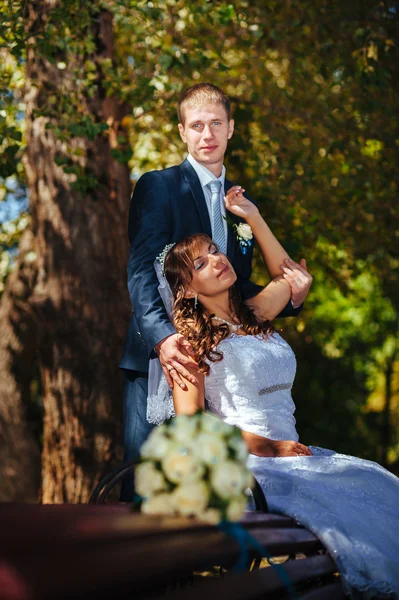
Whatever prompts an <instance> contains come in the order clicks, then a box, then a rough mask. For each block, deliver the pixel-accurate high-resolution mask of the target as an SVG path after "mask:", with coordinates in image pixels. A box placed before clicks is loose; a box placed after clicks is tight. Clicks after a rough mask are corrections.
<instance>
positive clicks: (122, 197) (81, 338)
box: [0, 0, 399, 502]
mask: <svg viewBox="0 0 399 600" xmlns="http://www.w3.org/2000/svg"><path fill="white" fill-rule="evenodd" d="M0 9H1V15H2V17H1V27H0V169H1V172H0V198H1V202H0V295H1V298H0V332H1V335H0V362H1V377H0V475H1V476H0V501H7V500H30V501H37V500H38V499H40V500H42V501H44V502H85V501H87V499H88V497H89V494H90V492H91V490H92V489H93V487H94V485H95V483H96V482H97V481H98V478H99V477H101V476H102V475H103V474H104V473H106V472H107V471H109V470H110V469H111V468H112V466H113V465H115V464H116V463H117V462H119V461H120V460H121V458H122V429H121V419H122V378H121V374H120V372H119V369H118V361H119V358H120V356H121V353H122V348H123V343H124V339H125V334H126V331H127V324H128V320H129V314H130V301H129V298H128V294H127V289H126V264H127V257H128V250H129V248H128V239H127V219H128V210H129V199H130V194H131V190H132V187H133V184H134V181H136V180H137V178H138V177H139V176H140V175H141V174H142V173H144V172H145V171H148V170H151V169H160V168H164V167H167V166H170V165H174V164H179V163H180V162H181V161H182V159H183V157H184V151H185V147H184V145H183V144H182V142H181V141H180V140H179V137H178V133H177V116H176V111H175V107H176V101H177V99H178V97H179V94H180V93H181V91H182V90H183V89H184V88H186V87H187V86H189V85H192V84H194V83H197V82H200V81H209V82H212V83H214V84H216V85H219V86H221V87H222V88H223V89H224V90H225V91H226V92H227V94H228V95H229V96H230V98H231V100H232V104H233V109H234V118H235V121H236V131H235V134H234V136H233V138H232V140H231V141H230V144H229V148H228V152H227V156H226V167H227V171H228V174H229V178H230V179H232V180H233V181H235V182H237V183H239V184H240V185H242V186H244V187H245V188H246V189H247V190H248V191H249V192H250V194H251V195H252V196H253V197H254V198H255V199H256V200H257V201H258V202H259V206H260V208H261V211H262V214H263V215H264V216H265V218H266V219H267V221H268V223H269V224H270V226H271V227H272V229H273V230H274V232H275V233H276V235H277V236H278V238H279V239H280V240H281V241H282V243H283V244H284V246H285V247H286V249H287V250H288V251H289V253H290V254H291V255H292V256H293V257H294V258H296V259H297V260H299V259H300V258H301V257H305V258H306V259H307V262H308V268H309V270H310V272H311V273H312V275H313V277H314V282H313V286H312V289H311V292H310V295H309V297H308V299H307V301H306V304H305V307H304V309H303V311H302V312H301V314H300V316H299V317H298V318H296V319H287V320H281V321H280V322H276V328H277V329H280V328H282V329H283V336H284V337H285V338H286V339H287V340H288V341H289V342H290V343H291V344H292V346H293V348H294V350H295V351H296V354H297V358H298V374H297V379H296V382H295V386H294V390H293V393H294V398H295V401H296V405H297V412H296V418H297V425H298V429H299V432H300V434H301V441H302V442H304V443H307V444H315V445H317V444H318V445H322V446H324V447H331V448H334V449H336V450H338V451H340V452H344V453H350V454H354V455H358V456H361V457H364V458H368V459H372V460H377V461H379V462H380V463H381V464H383V465H385V466H387V467H388V468H389V469H391V470H393V471H394V472H398V470H399V436H398V427H397V426H398V420H399V346H398V320H399V302H398V300H399V294H398V285H399V277H398V264H399V260H398V242H399V239H398V230H399V226H398V225H399V223H398V221H399V218H398V214H399V212H398V210H397V191H398V167H397V165H398V159H399V131H398V120H399V117H398V106H399V104H398V100H399V98H398V95H399V94H398V91H399V78H398V72H399V53H398V36H397V34H398V19H399V13H398V10H399V5H398V3H396V2H392V1H389V0H387V1H381V2H379V1H378V0H373V1H368V0H363V1H359V0H352V1H351V2H348V0H345V1H344V0H335V1H334V2H330V1H326V0H308V1H295V0H292V1H290V0H254V1H244V0H236V1H234V2H218V1H215V2H209V1H204V0H202V1H201V0H200V1H195V2H190V1H180V0H157V1H153V2H143V1H136V0H130V1H129V0H104V1H99V0H63V1H61V0H30V1H29V2H28V1H14V0H1V1H0ZM254 277H255V279H256V280H257V281H258V282H261V283H263V282H266V281H267V278H266V275H265V272H264V270H263V269H262V268H261V267H260V266H259V258H257V262H256V265H255V270H254Z"/></svg>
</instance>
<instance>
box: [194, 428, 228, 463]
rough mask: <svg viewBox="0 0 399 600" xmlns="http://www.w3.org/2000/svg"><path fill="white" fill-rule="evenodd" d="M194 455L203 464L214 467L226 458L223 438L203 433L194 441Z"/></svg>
mask: <svg viewBox="0 0 399 600" xmlns="http://www.w3.org/2000/svg"><path fill="white" fill-rule="evenodd" d="M194 453H195V455H196V456H197V457H198V458H199V459H200V460H202V461H203V462H204V463H205V464H207V465H216V464H218V463H219V462H221V461H224V460H225V459H226V458H227V444H226V441H225V439H224V438H221V437H219V436H218V435H215V434H213V433H205V432H203V433H200V434H199V435H198V436H197V438H196V440H195V446H194Z"/></svg>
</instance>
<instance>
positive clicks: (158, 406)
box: [147, 258, 176, 425]
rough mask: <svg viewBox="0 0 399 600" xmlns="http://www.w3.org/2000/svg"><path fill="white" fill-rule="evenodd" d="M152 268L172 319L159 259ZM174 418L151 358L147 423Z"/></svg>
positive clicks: (165, 385)
mask: <svg viewBox="0 0 399 600" xmlns="http://www.w3.org/2000/svg"><path fill="white" fill-rule="evenodd" d="M154 268H155V272H156V274H157V277H158V281H159V285H158V291H159V294H160V296H161V298H162V301H163V303H164V305H165V308H166V312H167V313H168V315H169V318H170V319H172V312H173V295H172V290H171V289H170V286H169V283H168V282H167V280H166V277H165V275H164V273H163V262H162V263H161V262H160V260H159V258H156V259H155V261H154ZM174 416H176V413H175V409H174V406H173V398H172V390H171V389H170V387H169V385H168V382H167V381H166V377H165V375H164V372H163V370H162V367H161V363H160V362H159V358H151V359H150V364H149V369H148V397H147V421H148V422H149V423H152V424H154V425H161V423H163V422H164V421H166V420H167V419H170V418H171V417H174Z"/></svg>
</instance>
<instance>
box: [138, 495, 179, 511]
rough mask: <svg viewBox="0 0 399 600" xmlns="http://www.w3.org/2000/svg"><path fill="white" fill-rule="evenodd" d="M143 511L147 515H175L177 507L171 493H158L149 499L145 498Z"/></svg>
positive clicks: (142, 506)
mask: <svg viewBox="0 0 399 600" xmlns="http://www.w3.org/2000/svg"><path fill="white" fill-rule="evenodd" d="M141 512H143V513H146V514H147V515H174V514H175V509H174V507H173V502H172V496H171V494H156V495H155V496H151V498H148V500H144V502H143V503H142V505H141Z"/></svg>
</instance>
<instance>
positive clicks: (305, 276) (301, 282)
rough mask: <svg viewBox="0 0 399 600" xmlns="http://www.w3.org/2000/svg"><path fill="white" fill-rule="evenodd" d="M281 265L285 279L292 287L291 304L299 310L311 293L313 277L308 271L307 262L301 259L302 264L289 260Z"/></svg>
mask: <svg viewBox="0 0 399 600" xmlns="http://www.w3.org/2000/svg"><path fill="white" fill-rule="evenodd" d="M284 263H285V264H284V265H281V270H282V271H283V277H284V279H286V280H287V281H288V283H289V284H290V286H291V302H292V306H293V307H294V308H298V306H301V304H303V303H304V302H305V298H306V296H307V295H308V293H309V290H310V286H311V285H312V281H313V277H312V276H311V274H310V273H309V272H308V271H307V270H306V260H305V259H304V258H302V259H301V261H300V263H299V264H298V263H296V262H295V261H294V260H292V259H291V258H287V259H286V260H285V261H284Z"/></svg>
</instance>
